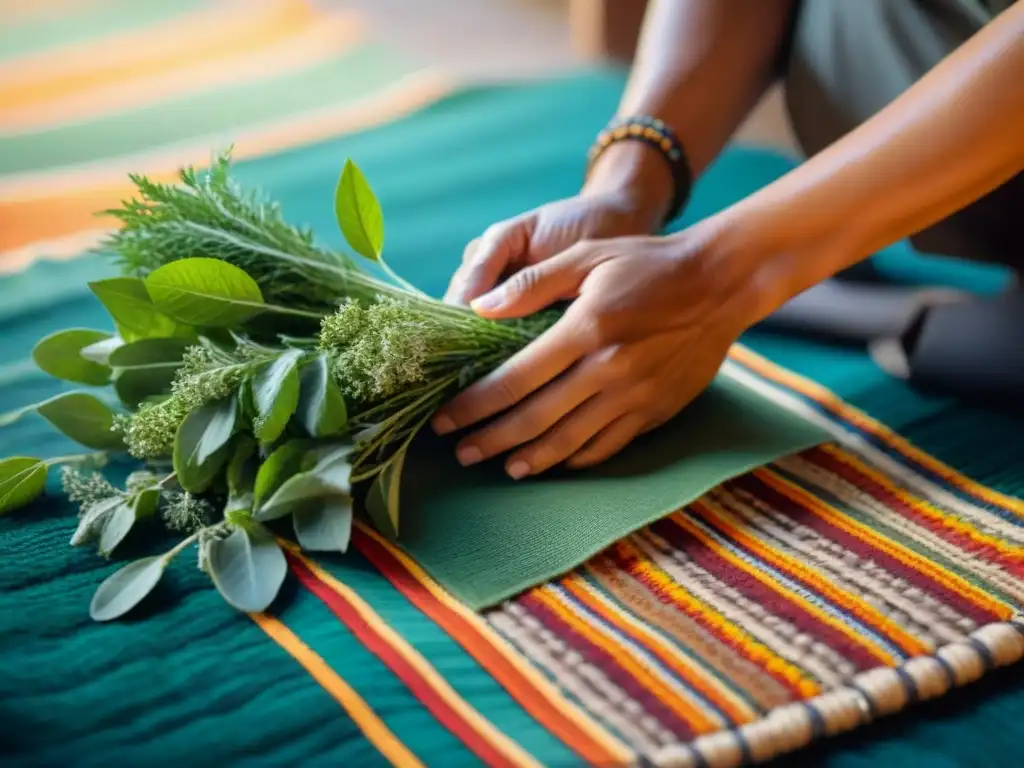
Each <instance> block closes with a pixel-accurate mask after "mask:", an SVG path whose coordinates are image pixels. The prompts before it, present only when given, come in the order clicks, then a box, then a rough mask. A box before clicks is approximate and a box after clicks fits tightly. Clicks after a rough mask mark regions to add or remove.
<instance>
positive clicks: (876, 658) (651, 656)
mask: <svg viewBox="0 0 1024 768" xmlns="http://www.w3.org/2000/svg"><path fill="white" fill-rule="evenodd" d="M729 366H730V368H731V369H732V371H731V372H732V373H734V374H735V375H737V376H740V377H743V378H745V379H746V380H747V381H748V382H749V383H750V384H751V386H755V387H757V388H758V389H759V390H761V391H763V392H765V393H766V394H769V395H770V396H772V397H774V398H777V399H779V400H783V401H787V402H789V403H790V404H792V405H794V406H795V407H799V408H802V409H804V410H805V411H806V412H807V413H808V415H810V416H811V417H812V418H818V419H821V420H822V421H823V422H826V423H827V424H828V425H829V427H830V428H831V429H832V431H833V432H834V434H835V437H836V439H835V441H834V442H832V443H829V444H826V445H823V446H820V447H817V448H814V449H811V450H808V451H806V452H804V453H801V454H799V455H796V456H792V457H788V458H786V459H783V460H780V461H778V462H776V463H775V464H773V465H770V466H766V467H764V468H762V469H759V470H756V471H754V472H752V473H750V474H749V475H746V476H744V477H741V478H738V479H736V480H734V481H731V482H728V483H726V484H724V485H723V486H721V487H719V488H717V489H715V490H714V491H712V492H710V493H709V494H707V495H706V496H705V497H703V498H702V499H700V500H699V501H697V502H695V503H694V504H692V505H690V506H688V507H686V508H685V509H682V510H680V511H678V512H676V513H675V514H673V515H671V516H669V517H667V518H665V519H664V520H662V521H660V522H658V523H656V524H654V525H652V526H650V527H648V528H647V529H645V530H643V531H640V532H639V533H637V534H635V535H633V536H630V537H628V538H626V539H623V540H621V541H619V542H617V543H616V544H614V545H613V546H612V547H610V548H609V549H608V550H606V551H605V552H603V553H601V554H599V555H598V556H596V557H594V558H593V559H591V560H590V561H589V562H587V563H585V564H584V565H583V566H581V567H580V568H578V569H577V570H575V571H574V572H572V573H570V574H567V575H566V576H564V577H562V578H560V579H557V580H555V581H552V582H550V583H548V584H544V585H542V586H539V587H537V588H535V589H532V590H530V591H528V592H526V593H525V594H523V595H521V596H519V597H517V598H516V599H514V600H511V601H509V602H507V603H506V604H504V605H502V606H500V607H498V608H496V609H494V610H491V611H488V612H486V613H484V614H483V615H482V616H479V615H476V614H474V613H472V612H470V611H469V610H467V609H466V608H465V607H463V606H461V605H460V604H459V603H458V602H457V601H455V600H454V599H453V598H451V597H450V596H448V595H447V594H445V593H444V591H443V590H442V589H441V588H440V587H438V586H437V585H436V584H435V583H433V582H432V581H431V579H430V578H429V577H428V576H427V575H426V574H425V573H424V572H423V571H422V570H421V569H420V568H418V567H417V566H416V564H415V563H414V562H412V561H411V560H410V559H409V558H408V557H406V556H405V555H404V554H403V553H402V552H401V551H400V550H398V549H396V548H394V547H393V546H392V545H390V544H388V543H387V542H386V541H384V540H383V539H381V538H380V537H379V536H377V535H376V534H375V533H374V532H372V531H370V530H368V529H360V530H359V531H358V532H357V535H356V536H355V539H354V542H355V547H356V549H357V550H358V551H359V552H360V553H361V555H363V556H364V557H365V558H366V559H367V560H368V561H369V562H370V563H371V564H372V565H373V566H374V567H375V568H376V569H378V570H379V571H380V573H382V574H383V575H384V576H385V577H386V578H387V579H388V581H390V582H391V584H392V585H393V586H394V587H395V588H397V590H398V591H399V592H400V593H401V594H402V595H404V596H405V597H406V598H407V599H408V600H409V601H410V602H411V603H412V604H413V605H415V606H416V607H417V608H418V609H419V610H420V611H421V612H422V613H423V614H425V615H426V616H427V617H428V618H429V619H430V620H431V621H432V622H433V623H434V624H435V625H437V627H439V628H440V629H442V630H443V631H444V632H445V633H446V634H447V635H448V636H449V637H450V638H451V639H453V640H454V641H455V642H457V643H458V644H459V645H460V646H461V647H462V649H463V650H464V651H465V652H466V653H467V654H469V655H470V656H471V657H472V658H473V659H474V660H475V661H476V662H478V663H479V664H480V665H481V666H482V667H483V668H484V669H485V670H486V671H487V673H488V674H489V675H490V676H491V677H492V678H493V680H494V681H496V682H497V683H498V684H499V685H500V686H501V687H503V688H504V689H505V691H507V692H508V694H509V695H511V696H512V697H513V698H514V699H515V700H516V701H517V702H518V703H519V705H520V706H521V707H522V708H523V710H525V712H526V713H528V714H529V715H530V716H532V718H533V719H534V721H535V723H537V724H540V725H542V726H543V727H544V728H545V729H546V730H547V731H548V732H549V733H550V735H551V736H553V737H554V738H555V739H557V740H558V741H560V742H561V743H562V745H563V746H564V747H565V748H567V749H568V750H569V751H570V752H571V753H574V754H575V755H576V759H578V760H579V761H580V762H585V763H588V764H591V765H638V764H653V765H664V766H710V767H712V768H716V767H718V766H735V765H741V764H744V763H749V762H755V761H763V760H766V759H769V758H771V757H774V756H776V755H779V754H783V753H787V752H790V751H792V750H794V749H797V748H799V747H802V746H804V745H806V744H808V743H809V742H811V741H812V740H813V739H816V738H821V737H824V736H828V735H833V734H837V733H840V732H843V731H848V730H852V729H854V728H857V727H859V726H861V725H865V724H867V723H870V722H871V721H873V720H875V719H876V718H879V717H882V716H885V715H890V714H893V713H895V712H897V711H899V710H901V709H903V708H904V707H906V706H908V705H910V704H913V703H914V702H917V701H921V700H926V699H931V698H934V697H937V696H941V695H943V694H945V693H947V692H948V691H950V690H951V689H953V688H956V687H958V686H961V685H964V684H966V683H970V682H972V681H974V680H977V679H978V678H979V677H981V676H982V675H983V674H985V673H986V672H988V671H989V670H991V669H993V668H995V667H1000V666H1003V665H1007V664H1010V663H1013V662H1016V661H1018V660H1019V659H1021V658H1022V657H1024V622H1022V619H1021V616H1020V613H1019V612H1020V609H1021V606H1022V602H1024V581H1022V579H1021V577H1022V575H1024V547H1022V545H1024V501H1021V500H1020V499H1016V498H1013V497H1008V496H1004V495H1002V494H999V493H997V492H994V491H992V490H991V489H988V488H985V487H984V486H980V485H977V484H975V483H972V482H971V481H969V480H968V479H966V478H964V477H961V476H959V475H958V474H957V473H956V472H954V471H953V470H951V469H950V468H948V467H945V466H942V465H941V464H939V463H938V462H936V461H935V460H933V459H931V458H930V457H928V456H927V455H925V454H922V453H920V452H919V451H916V450H914V449H913V448H912V447H911V446H909V445H908V444H906V443H905V442H904V441H902V440H901V439H900V438H898V437H897V436H896V435H894V434H893V433H892V432H890V431H889V430H887V429H886V428H885V427H884V426H883V425H881V424H880V423H878V422H876V421H875V420H874V419H872V418H870V417H868V416H867V415H866V414H864V413H861V412H858V411H857V410H855V409H853V408H851V407H849V406H846V405H844V404H843V403H842V402H841V401H839V400H838V399H836V398H835V397H833V396H830V395H829V393H827V392H826V391H823V390H822V389H821V388H820V387H818V386H817V385H815V384H813V383H812V382H809V381H807V380H803V379H801V378H799V377H796V376H794V375H793V374H791V373H789V372H787V371H785V370H783V369H780V368H778V367H777V366H775V365H773V364H772V363H770V362H769V361H767V360H766V359H764V358H761V357H759V356H757V355H755V354H754V353H752V352H750V351H749V350H746V349H743V348H737V349H736V350H735V351H734V353H733V356H732V359H731V361H730V363H729ZM290 563H291V567H292V570H293V572H294V573H295V574H296V575H297V576H298V578H299V580H300V582H301V583H302V585H303V586H304V587H305V588H306V589H307V590H309V591H310V592H311V593H312V594H313V595H315V596H316V598H317V599H318V600H319V601H321V602H322V603H323V604H324V606H326V608H327V609H328V610H329V611H330V612H331V613H333V614H334V616H336V617H337V619H338V620H339V621H340V622H341V623H342V624H343V625H344V626H345V627H346V628H347V629H348V630H349V631H351V632H352V633H353V634H354V635H355V636H356V637H357V638H358V639H359V641H360V642H361V643H362V644H363V646H365V648H366V649H367V650H368V651H369V652H370V653H371V654H373V655H374V656H376V657H377V659H379V660H380V661H381V662H382V663H383V664H384V665H385V666H386V667H387V668H388V669H389V670H390V671H391V672H392V673H393V674H395V675H396V676H398V677H399V678H400V679H401V680H402V681H403V683H404V684H405V685H406V686H408V688H409V690H410V691H412V692H413V694H414V695H415V696H416V698H417V699H418V700H419V701H420V703H421V704H422V705H423V706H424V707H425V708H426V709H427V710H429V711H430V712H431V713H432V714H433V715H434V716H435V717H436V718H437V720H438V721H439V723H441V724H442V725H443V727H445V728H447V729H448V730H449V732H451V733H452V734H454V735H455V736H456V737H457V738H458V739H459V740H460V741H461V742H462V744H463V745H464V746H465V747H466V748H467V749H469V750H470V751H471V752H472V753H473V754H474V755H475V756H476V757H477V758H479V759H480V760H481V761H482V762H484V763H485V764H489V765H537V764H552V763H551V762H550V759H551V758H550V754H545V752H544V751H543V750H538V753H537V754H533V753H531V751H530V749H529V748H528V745H526V744H522V743H516V742H515V741H513V740H512V739H510V738H509V736H508V734H507V733H505V732H502V731H501V730H499V729H497V728H496V727H495V726H494V724H493V723H491V722H489V721H488V720H487V715H488V712H487V710H486V709H482V710H474V709H473V708H472V707H470V706H469V705H468V704H467V702H466V701H465V700H463V699H461V698H460V697H459V696H458V694H456V693H455V692H454V690H453V689H452V688H451V687H450V686H449V685H448V683H447V682H446V681H445V680H444V679H443V678H441V677H440V676H439V675H438V674H437V672H436V670H433V669H432V668H431V666H430V662H429V659H428V658H427V657H426V656H424V655H422V654H420V653H418V652H417V651H416V649H415V648H413V647H412V645H411V644H410V643H409V641H408V640H407V639H406V638H404V637H402V636H401V635H400V634H398V633H396V632H395V631H394V630H393V629H392V628H391V627H389V626H388V624H387V621H386V620H385V619H384V618H382V617H381V616H380V615H379V614H377V613H375V611H374V610H373V609H372V608H371V607H370V606H369V605H368V604H367V603H366V602H365V601H364V600H363V599H362V598H361V597H360V595H359V594H358V593H357V591H356V590H355V589H353V588H352V587H350V586H347V585H346V584H345V583H343V582H342V580H341V579H339V578H338V577H337V576H335V575H333V574H332V573H331V572H330V571H329V570H327V569H325V568H324V567H322V566H320V565H318V564H316V563H315V562H312V561H310V560H308V559H306V558H305V557H303V556H300V555H298V554H293V555H291V557H290ZM253 619H254V620H255V621H256V622H257V623H258V624H259V625H260V626H261V627H262V628H263V629H264V630H265V631H266V632H267V634H268V635H270V637H272V638H273V639H274V640H275V641H277V642H278V643H279V644H280V645H281V646H282V647H283V648H284V649H286V650H287V651H288V652H289V653H291V654H292V655H293V656H294V657H295V659H296V660H297V661H298V662H299V663H300V664H302V665H303V666H304V667H305V668H306V670H307V671H309V673H310V674H311V675H312V676H313V677H314V678H315V679H316V680H317V681H318V682H319V683H320V684H321V685H322V686H324V688H325V689H326V690H328V692H330V693H331V694H332V695H333V696H334V697H335V698H336V699H337V700H338V702H339V704H340V705H341V706H342V707H343V708H344V709H345V710H346V711H347V712H348V714H349V715H350V716H351V717H353V718H354V719H355V720H356V722H357V723H359V724H360V726H361V728H362V729H363V733H364V734H365V735H366V736H367V737H368V738H369V739H370V740H371V741H372V742H373V743H374V744H375V746H376V747H377V748H378V749H379V750H380V751H381V753H382V754H383V755H385V756H387V757H388V758H389V759H391V760H393V761H394V762H396V763H397V764H411V765H414V764H419V763H420V761H421V760H422V762H424V763H425V764H430V760H429V759H428V757H429V756H426V755H420V756H417V755H414V754H413V753H412V752H411V751H410V750H409V749H408V748H407V747H406V746H405V745H403V743H402V741H401V734H398V733H395V732H394V731H390V730H388V729H386V728H385V727H383V724H382V723H381V721H379V720H378V719H376V718H375V717H374V716H373V712H372V711H371V710H370V708H369V707H368V706H366V705H365V702H362V701H361V700H360V698H359V697H358V695H357V694H355V692H354V691H352V690H351V689H349V688H347V686H345V684H344V680H343V675H344V668H340V669H339V668H335V669H333V670H332V669H331V668H330V667H329V666H328V665H327V664H326V663H325V662H324V661H323V660H322V659H319V658H318V657H317V656H316V655H315V653H314V652H313V651H312V650H311V649H310V648H308V647H307V646H306V645H304V643H303V641H302V638H301V637H298V636H296V635H295V634H293V633H292V632H290V631H289V630H288V628H287V627H286V626H285V625H284V624H283V623H281V622H280V621H279V620H278V619H275V618H271V617H268V616H254V617H253ZM441 762H443V761H441Z"/></svg>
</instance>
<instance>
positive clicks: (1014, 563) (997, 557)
mask: <svg viewBox="0 0 1024 768" xmlns="http://www.w3.org/2000/svg"><path fill="white" fill-rule="evenodd" d="M811 460H812V461H814V463H815V464H818V465H820V466H822V467H824V468H825V469H827V470H829V471H830V472H832V473H834V474H836V475H839V476H840V477H841V478H843V479H844V480H846V481H847V482H849V483H851V484H852V485H854V486H855V487H857V488H859V489H860V490H862V491H864V492H865V493H868V494H870V495H871V496H874V497H875V498H877V499H878V500H879V501H881V502H882V503H883V504H885V506H886V507H887V508H889V509H891V510H893V511H894V512H896V513H898V514H899V515H900V516H901V517H904V518H906V519H907V520H912V521H913V522H915V523H917V524H918V525H919V526H921V527H922V528H926V529H928V530H929V531H931V532H932V533H935V534H936V535H938V536H939V537H940V538H942V539H944V540H946V541H948V542H949V543H950V544H952V545H954V546H955V547H956V548H957V549H959V550H961V551H963V552H965V553H967V554H970V555H974V556H976V557H982V558H984V559H985V560H988V561H989V562H990V563H993V564H995V565H998V566H999V567H1000V568H1002V569H1004V570H1006V571H1009V572H1010V573H1012V574H1013V575H1014V576H1016V577H1018V578H1021V577H1024V563H1022V562H1021V560H1020V558H1019V557H1018V558H1013V557H1011V556H1008V555H1007V554H1006V553H1004V552H1000V551H999V550H998V549H996V548H995V547H993V546H992V545H991V544H989V543H987V542H984V541H978V540H977V539H973V538H971V537H970V536H968V535H967V534H966V533H964V532H962V531H958V530H956V529H954V528H949V527H947V526H945V525H943V523H942V521H941V520H936V519H934V518H931V517H929V516H928V515H926V514H924V513H923V512H921V511H920V510H918V509H916V508H915V507H914V506H913V505H912V504H908V503H907V502H906V501H904V500H903V499H901V498H900V497H899V496H897V495H896V494H895V493H893V492H892V491H890V490H889V489H888V488H886V487H885V486H883V485H882V484H880V483H877V482H875V481H874V480H872V479H871V478H870V477H866V476H865V475H863V474H861V473H860V472H858V471H857V469H856V467H851V466H850V465H849V464H847V463H845V462H843V461H840V460H839V459H837V458H836V457H835V456H832V455H831V454H829V453H828V452H826V451H821V450H815V451H814V452H813V456H812V459H811Z"/></svg>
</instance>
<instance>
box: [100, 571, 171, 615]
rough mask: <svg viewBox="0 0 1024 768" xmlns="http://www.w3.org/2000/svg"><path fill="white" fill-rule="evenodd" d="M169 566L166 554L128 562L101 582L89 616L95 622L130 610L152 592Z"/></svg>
mask: <svg viewBox="0 0 1024 768" xmlns="http://www.w3.org/2000/svg"><path fill="white" fill-rule="evenodd" d="M166 567H167V557H166V555H154V556H153V557H144V558H142V559H141V560H136V561H135V562H133V563H128V565H126V566H125V567H124V568H121V569H120V570H119V571H116V572H115V573H114V574H113V575H111V576H109V577H108V578H107V579H106V581H104V582H103V583H102V584H100V586H99V588H98V589H97V590H96V593H95V594H94V595H93V596H92V602H91V603H90V604H89V615H90V616H91V617H92V618H93V620H95V621H110V620H111V619H116V618H118V617H120V616H123V615H124V614H126V613H128V611H130V610H131V609H132V608H134V607H135V606H136V605H138V604H139V603H140V602H142V599H143V598H144V597H145V596H146V595H148V594H149V593H150V592H152V591H153V588H154V587H156V585H157V584H158V583H159V582H160V577H161V576H163V575H164V568H166Z"/></svg>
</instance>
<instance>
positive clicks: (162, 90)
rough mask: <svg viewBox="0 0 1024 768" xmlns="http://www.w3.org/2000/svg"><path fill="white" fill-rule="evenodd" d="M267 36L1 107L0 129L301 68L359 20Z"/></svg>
mask: <svg viewBox="0 0 1024 768" xmlns="http://www.w3.org/2000/svg"><path fill="white" fill-rule="evenodd" d="M275 34H276V37H275V38H274V39H271V40H268V41H255V42H254V44H253V45H251V46H239V47H240V50H237V51H235V55H233V56H225V57H223V58H221V59H218V60H214V59H213V57H207V58H209V59H210V60H208V61H202V60H200V61H198V62H194V61H192V60H190V59H184V60H181V61H179V62H178V63H177V64H176V65H171V66H168V67H167V69H166V70H165V71H157V72H152V73H150V72H141V73H139V74H138V75H137V76H136V77H134V78H128V79H125V80H124V81H123V82H120V83H113V84H110V85H108V86H106V87H96V88H92V89H85V90H83V91H80V92H76V93H72V94H68V95H66V96H64V97H58V98H54V99H50V100H44V101H42V102H41V103H37V104H30V105H26V106H22V107H14V108H12V109H10V110H7V111H0V131H2V132H6V133H8V134H26V133H32V132H38V131H45V130H52V129H55V128H59V127H62V126H67V125H72V124H75V123H80V122H88V121H92V120H97V119H101V118H106V117H109V116H111V115H120V116H121V117H122V118H123V119H125V120H130V117H131V114H126V113H131V112H134V111H138V110H139V109H143V108H145V107H147V106H149V105H150V104H152V103H155V102H160V103H164V102H170V101H174V100H175V99H179V98H182V97H187V96H191V95H193V94H195V93H197V92H199V91H208V92H209V91H216V90H217V89H218V88H230V87H234V86H236V85H239V84H246V83H261V82H263V81H265V80H266V78H268V77H279V76H283V75H288V74H295V73H298V72H304V71H307V70H309V69H310V68H311V67H313V66H315V65H317V64H320V63H321V62H324V61H328V60H330V59H334V58H337V57H338V56H339V55H341V54H342V53H343V52H344V50H345V49H346V48H347V47H350V46H352V45H353V44H354V43H357V42H359V40H360V39H361V35H362V28H361V25H360V24H359V23H358V22H356V21H354V20H353V17H351V16H327V17H324V18H322V19H317V18H312V19H308V20H305V21H300V22H297V23H295V24H292V25H290V26H289V27H283V28H281V29H280V30H279V31H275Z"/></svg>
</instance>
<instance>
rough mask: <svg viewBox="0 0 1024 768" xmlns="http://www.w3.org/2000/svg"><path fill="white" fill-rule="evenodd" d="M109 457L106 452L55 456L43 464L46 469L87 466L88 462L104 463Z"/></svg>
mask: <svg viewBox="0 0 1024 768" xmlns="http://www.w3.org/2000/svg"><path fill="white" fill-rule="evenodd" d="M109 456H110V453H109V452H108V451H96V452H94V453H75V454H71V455H68V456H55V457H54V458H52V459H46V460H45V461H43V463H44V464H45V465H46V466H48V467H52V466H53V465H54V464H88V463H89V462H90V461H100V462H105V461H106V460H107V458H108V457H109Z"/></svg>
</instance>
